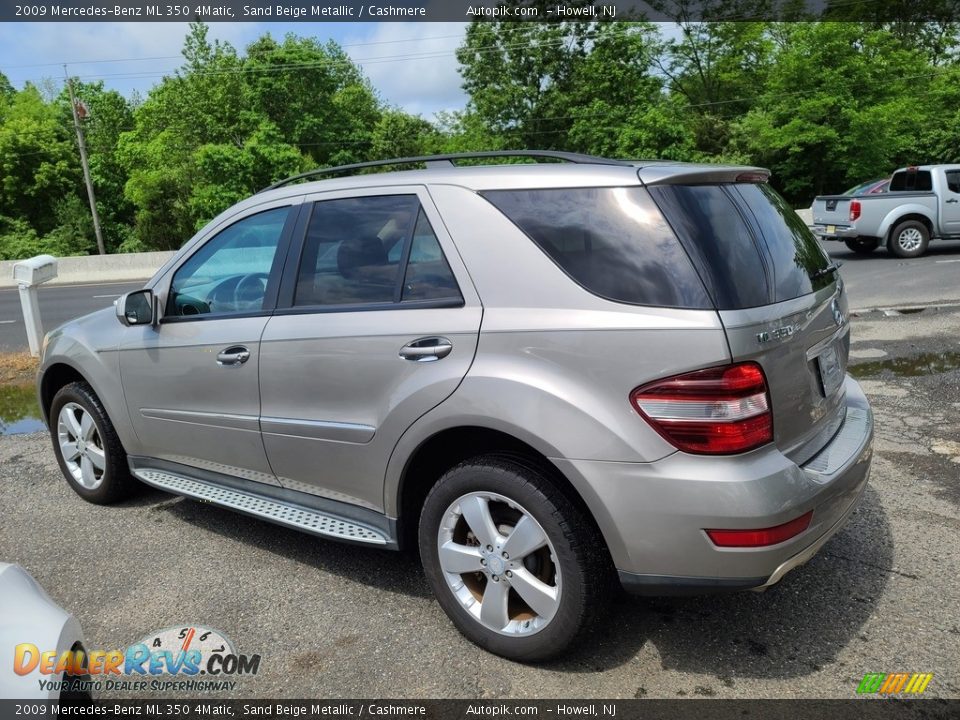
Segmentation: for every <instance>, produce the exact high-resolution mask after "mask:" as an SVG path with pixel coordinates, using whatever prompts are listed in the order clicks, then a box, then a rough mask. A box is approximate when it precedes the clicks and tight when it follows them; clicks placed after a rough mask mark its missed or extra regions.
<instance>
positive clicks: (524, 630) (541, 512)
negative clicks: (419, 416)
mask: <svg viewBox="0 0 960 720" xmlns="http://www.w3.org/2000/svg"><path fill="white" fill-rule="evenodd" d="M419 539H420V543H419V544H420V555H421V558H422V561H423V566H424V570H425V572H426V575H427V579H428V581H429V582H430V585H431V586H432V588H433V591H434V593H435V594H436V596H437V600H438V601H439V603H440V605H441V607H443V609H444V611H445V612H446V613H447V615H448V616H449V617H450V619H451V620H452V621H453V623H454V624H455V625H456V626H457V628H458V629H459V630H460V632H462V633H463V634H464V635H466V636H467V638H469V639H470V640H472V641H473V642H474V643H476V644H477V645H479V646H481V647H483V648H485V649H486V650H489V651H490V652H493V653H496V654H497V655H502V656H504V657H508V658H511V659H514V660H521V661H536V660H546V659H549V658H551V657H554V656H556V655H557V654H558V653H560V652H562V651H563V650H565V649H566V648H567V647H568V646H570V645H571V644H572V643H574V642H576V641H577V640H578V639H579V638H580V637H581V636H582V634H583V633H584V631H585V630H586V629H587V628H588V627H589V626H590V624H591V622H592V620H593V618H594V617H595V615H596V614H597V613H598V612H599V611H600V610H601V609H602V608H603V607H604V603H605V600H606V597H605V595H609V593H606V594H605V593H604V588H605V587H607V583H608V582H609V580H610V578H611V565H610V561H609V556H608V554H607V551H606V548H605V546H604V545H603V541H602V539H601V538H600V535H599V532H598V531H597V530H596V528H595V526H594V524H593V522H592V521H591V519H590V518H589V517H587V516H586V515H585V513H584V512H583V511H581V510H580V509H579V508H578V507H577V506H576V505H574V504H573V503H572V502H570V500H568V499H567V498H566V497H565V496H564V495H563V494H562V493H561V492H560V491H559V490H558V489H557V488H556V486H555V485H554V484H553V483H552V482H551V480H550V478H549V477H547V476H546V475H545V474H544V473H543V472H541V471H540V470H539V469H537V468H534V467H533V466H531V465H528V464H526V463H525V462H523V461H522V460H517V459H511V458H504V457H500V456H483V457H479V458H474V459H472V460H468V461H466V462H464V463H461V464H460V465H457V466H456V467H454V468H453V469H451V470H449V471H448V472H447V473H446V474H445V475H444V476H443V477H442V478H441V479H440V480H439V481H438V482H437V484H436V485H435V486H434V488H433V490H431V491H430V494H429V495H428V496H427V499H426V502H425V503H424V507H423V511H422V513H421V519H420V538H419Z"/></svg>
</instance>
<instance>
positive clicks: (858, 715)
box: [0, 697, 960, 720]
mask: <svg viewBox="0 0 960 720" xmlns="http://www.w3.org/2000/svg"><path fill="white" fill-rule="evenodd" d="M958 715H960V700H935V699H929V700H925V699H920V698H910V699H898V698H877V697H873V698H866V697H862V698H854V699H850V700H693V699H691V700H535V701H534V700H532V701H525V700H476V701H475V700H232V699H231V700H219V699H214V698H197V699H190V700H187V699H163V698H157V699H150V700H146V699H145V700H97V701H94V702H92V703H62V704H60V703H53V702H37V701H31V700H23V701H19V700H0V718H3V719H4V720H6V719H7V718H59V717H68V718H118V717H123V718H128V717H148V718H181V719H182V718H237V719H238V720H246V719H247V718H311V719H313V718H317V719H319V720H347V719H349V718H353V719H354V720H406V719H408V718H409V719H416V718H426V719H429V720H513V719H515V718H527V719H529V718H536V719H537V720H751V719H754V718H763V719H764V720H767V719H768V718H769V719H771V720H781V719H782V720H827V719H829V720H848V719H849V720H854V719H856V720H892V719H893V718H898V719H899V718H947V717H951V718H956V717H958Z"/></svg>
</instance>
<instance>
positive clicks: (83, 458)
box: [50, 382, 138, 505]
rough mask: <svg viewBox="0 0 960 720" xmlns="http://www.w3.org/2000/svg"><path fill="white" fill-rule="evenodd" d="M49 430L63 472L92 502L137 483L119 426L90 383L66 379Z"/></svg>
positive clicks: (125, 493)
mask: <svg viewBox="0 0 960 720" xmlns="http://www.w3.org/2000/svg"><path fill="white" fill-rule="evenodd" d="M50 430H51V435H52V436H53V451H54V453H55V454H56V456H57V462H58V463H59V465H60V470H61V471H62V472H63V476H64V477H65V478H66V479H67V482H68V483H69V484H70V487H72V488H73V490H74V492H76V493H77V495H79V496H80V497H82V498H83V499H84V500H86V501H87V502H92V503H96V504H98V505H105V504H107V503H112V502H115V501H117V500H120V499H122V498H124V497H127V496H128V495H130V494H131V493H132V492H134V491H135V490H136V489H137V488H138V483H137V481H136V480H135V479H134V478H133V477H132V476H131V475H130V470H129V468H128V467H127V455H126V453H125V452H124V450H123V446H122V445H121V443H120V438H119V437H117V431H116V430H115V429H114V427H113V423H111V422H110V418H109V417H108V416H107V411H106V410H104V408H103V404H102V403H101V402H100V398H98V397H97V395H96V393H95V392H94V391H93V388H91V387H90V386H89V385H87V383H85V382H74V383H70V384H69V385H64V386H63V387H62V388H60V390H59V391H58V392H57V394H56V395H54V396H53V402H52V403H51V404H50Z"/></svg>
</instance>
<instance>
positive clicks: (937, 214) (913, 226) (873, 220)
mask: <svg viewBox="0 0 960 720" xmlns="http://www.w3.org/2000/svg"><path fill="white" fill-rule="evenodd" d="M813 223H814V226H813V232H814V234H816V235H818V236H819V237H820V239H821V240H842V241H843V242H844V243H846V246H847V247H848V248H850V249H851V250H853V251H854V252H856V253H861V254H869V253H872V252H873V251H874V250H876V249H877V247H879V246H880V244H881V243H884V244H885V245H886V246H887V249H888V250H889V251H890V252H891V253H893V254H894V255H896V256H897V257H902V258H914V257H919V256H920V255H923V253H925V252H926V250H927V245H928V244H929V243H930V240H932V239H942V240H957V239H960V165H920V166H918V167H908V168H903V169H901V170H897V171H896V172H895V173H894V174H893V177H891V178H890V189H889V190H888V191H887V192H884V193H875V194H866V195H821V196H820V197H817V198H815V199H814V201H813Z"/></svg>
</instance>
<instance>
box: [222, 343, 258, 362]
mask: <svg viewBox="0 0 960 720" xmlns="http://www.w3.org/2000/svg"><path fill="white" fill-rule="evenodd" d="M249 359H250V351H249V350H247V349H246V348H245V347H244V346H243V345H234V346H233V347H228V348H227V349H226V350H222V351H221V352H220V353H219V354H218V355H217V365H224V366H230V367H233V366H236V365H243V364H244V363H245V362H246V361H247V360H249Z"/></svg>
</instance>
